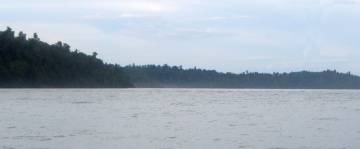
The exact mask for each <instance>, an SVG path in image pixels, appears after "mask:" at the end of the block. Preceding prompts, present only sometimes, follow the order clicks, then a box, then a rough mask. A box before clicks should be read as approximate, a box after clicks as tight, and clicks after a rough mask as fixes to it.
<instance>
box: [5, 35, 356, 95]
mask: <svg viewBox="0 0 360 149" xmlns="http://www.w3.org/2000/svg"><path fill="white" fill-rule="evenodd" d="M96 56H97V53H96V52H94V53H93V54H92V55H87V54H84V53H82V52H80V51H79V50H77V49H75V50H72V49H71V47H70V45H68V44H66V43H62V42H60V41H59V42H57V43H55V44H48V43H46V42H43V41H41V40H40V38H39V37H38V35H37V34H36V33H34V34H33V36H32V37H31V38H27V37H26V34H24V33H23V32H19V34H18V35H17V36H15V32H14V31H13V30H12V29H11V28H7V29H6V30H5V31H0V88H131V87H138V88H256V89H360V77H359V76H357V75H353V74H351V73H350V72H348V73H340V72H337V71H336V70H325V71H322V72H309V71H300V72H291V73H259V72H244V73H241V74H235V73H222V72H217V71H215V70H204V69H198V68H191V69H184V68H182V67H181V66H169V65H166V64H165V65H135V64H133V65H127V66H124V67H122V66H120V65H118V64H108V63H104V62H103V61H102V60H101V59H99V58H97V57H96Z"/></svg>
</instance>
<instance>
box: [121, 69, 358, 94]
mask: <svg viewBox="0 0 360 149" xmlns="http://www.w3.org/2000/svg"><path fill="white" fill-rule="evenodd" d="M124 70H125V72H126V73H127V74H129V76H130V78H131V81H132V82H133V83H134V84H135V86H136V87H171V88H177V87H181V88H263V89H360V77H358V76H355V75H352V74H351V73H339V72H337V71H335V70H326V71H323V72H308V71H301V72H291V73H272V74H270V73H258V72H244V73H241V74H234V73H221V72H217V71H215V70H204V69H197V68H191V69H183V68H182V67H181V66H168V65H162V66H160V65H142V66H141V65H128V66H126V67H124Z"/></svg>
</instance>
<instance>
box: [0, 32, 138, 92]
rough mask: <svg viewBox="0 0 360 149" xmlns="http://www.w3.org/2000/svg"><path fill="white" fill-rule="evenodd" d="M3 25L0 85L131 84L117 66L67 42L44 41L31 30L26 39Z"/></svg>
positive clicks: (0, 37)
mask: <svg viewBox="0 0 360 149" xmlns="http://www.w3.org/2000/svg"><path fill="white" fill-rule="evenodd" d="M14 34H15V33H14V31H12V30H11V29H10V28H7V30H5V31H0V87H55V88H57V87H71V88H72V87H74V88H77V87H82V88H83V87H86V88H92V87H132V84H131V83H130V81H129V79H128V77H127V76H126V75H125V73H124V72H123V70H122V68H121V67H120V66H119V65H113V64H106V63H104V62H103V61H102V60H100V59H98V58H96V55H97V53H95V52H94V53H93V55H86V54H84V53H82V52H79V51H78V50H74V51H72V50H70V46H69V45H68V44H65V43H62V42H58V43H56V44H52V45H50V44H48V43H46V42H42V41H40V39H39V37H38V36H37V34H36V33H35V34H34V35H33V37H32V38H30V39H27V38H26V35H25V34H24V33H22V32H20V33H19V35H18V36H15V35H14Z"/></svg>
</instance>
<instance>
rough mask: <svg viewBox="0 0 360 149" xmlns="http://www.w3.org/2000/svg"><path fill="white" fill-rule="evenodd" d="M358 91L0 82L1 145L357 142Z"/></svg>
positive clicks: (153, 148)
mask: <svg viewBox="0 0 360 149" xmlns="http://www.w3.org/2000/svg"><path fill="white" fill-rule="evenodd" d="M359 97H360V91H356V90H227V89H213V90H208V89H36V90H35V89H25V90H22V89H21V90H20V89H12V90H7V89H5V90H0V148H1V149H79V148H84V149H100V148H101V149H114V148H124V149H139V148H144V149H201V148H206V149H220V148H223V149H237V148H314V149H317V148H357V147H359V146H360V127H359V126H360V116H359V115H360V98H359Z"/></svg>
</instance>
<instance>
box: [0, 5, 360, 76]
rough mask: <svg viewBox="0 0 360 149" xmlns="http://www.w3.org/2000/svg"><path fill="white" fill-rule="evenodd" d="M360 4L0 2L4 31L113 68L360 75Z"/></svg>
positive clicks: (0, 14) (0, 16) (0, 15)
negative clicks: (32, 37)
mask: <svg viewBox="0 0 360 149" xmlns="http://www.w3.org/2000/svg"><path fill="white" fill-rule="evenodd" d="M359 18H360V0H251V1H249V0H11V1H9V0H0V29H1V30H4V29H5V28H6V27H7V26H9V27H11V28H13V30H15V31H24V32H25V33H27V34H28V35H31V34H32V33H34V32H37V33H38V34H39V37H40V38H41V40H43V41H46V42H49V43H55V42H57V41H63V42H65V43H68V44H70V45H71V46H72V48H73V49H75V48H76V49H79V50H80V51H82V52H85V53H88V54H91V53H92V52H94V51H96V52H97V53H99V55H98V57H99V58H101V59H103V60H104V61H105V62H109V63H117V64H120V65H127V64H132V63H135V64H169V65H182V66H183V67H185V68H192V67H194V66H196V67H198V68H205V69H215V70H218V71H221V72H234V73H240V72H244V71H259V72H291V71H300V70H310V71H321V70H325V69H332V70H333V69H336V70H338V71H342V72H348V71H351V72H352V73H355V74H360V41H359V39H360V19H359Z"/></svg>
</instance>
